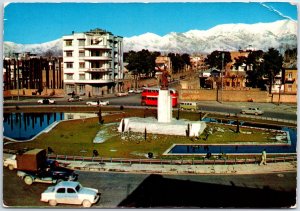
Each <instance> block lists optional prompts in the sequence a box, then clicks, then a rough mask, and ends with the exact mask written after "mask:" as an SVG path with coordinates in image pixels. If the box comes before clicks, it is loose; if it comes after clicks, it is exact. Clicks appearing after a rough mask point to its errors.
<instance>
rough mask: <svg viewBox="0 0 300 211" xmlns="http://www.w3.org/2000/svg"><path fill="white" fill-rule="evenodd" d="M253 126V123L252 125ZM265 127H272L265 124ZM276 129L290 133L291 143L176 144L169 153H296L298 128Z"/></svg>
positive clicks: (276, 127) (277, 127)
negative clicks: (264, 151)
mask: <svg viewBox="0 0 300 211" xmlns="http://www.w3.org/2000/svg"><path fill="white" fill-rule="evenodd" d="M251 126H252V125H251ZM263 128H270V126H269V125H267V126H266V125H265V127H263ZM270 129H276V130H278V129H279V130H283V131H286V132H288V133H289V136H290V141H291V142H290V144H257V145H247V144H245V145H241V144H239V145H234V144H232V145H209V141H207V144H194V145H180V144H178V145H175V146H174V147H173V148H172V149H171V150H169V151H168V152H167V153H168V154H181V155H182V154H187V155H188V154H207V153H211V154H221V153H226V154H247V153H261V152H262V151H263V150H264V149H266V151H267V152H268V153H296V148H297V130H296V129H295V128H288V127H279V126H275V127H274V128H270Z"/></svg>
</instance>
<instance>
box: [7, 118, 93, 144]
mask: <svg viewBox="0 0 300 211" xmlns="http://www.w3.org/2000/svg"><path fill="white" fill-rule="evenodd" d="M95 116H97V114H93V113H66V112H55V113H4V114H3V128H4V133H3V135H4V136H5V137H9V138H12V139H15V140H17V141H18V140H19V141H23V140H28V139H31V138H33V137H34V136H36V135H37V134H38V133H40V132H41V131H43V130H44V129H46V128H47V127H48V126H49V125H51V124H52V123H54V122H56V121H61V120H67V119H81V118H86V117H95Z"/></svg>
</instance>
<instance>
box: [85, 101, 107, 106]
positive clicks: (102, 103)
mask: <svg viewBox="0 0 300 211" xmlns="http://www.w3.org/2000/svg"><path fill="white" fill-rule="evenodd" d="M86 104H87V105H88V106H106V105H109V101H108V100H107V101H102V100H99V101H87V102H86Z"/></svg>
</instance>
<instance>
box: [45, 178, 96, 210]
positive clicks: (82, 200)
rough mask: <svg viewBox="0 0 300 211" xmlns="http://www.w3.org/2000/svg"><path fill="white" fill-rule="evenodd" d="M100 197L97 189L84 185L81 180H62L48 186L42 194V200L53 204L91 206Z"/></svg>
mask: <svg viewBox="0 0 300 211" xmlns="http://www.w3.org/2000/svg"><path fill="white" fill-rule="evenodd" d="M99 199H100V193H99V191H98V190H97V189H94V188H86V187H83V186H82V185H81V184H80V183H79V182H74V181H62V182H60V183H58V184H57V185H55V186H50V187H48V188H47V189H46V190H45V191H44V192H43V193H42V194H41V201H43V202H48V203H49V205H51V206H56V205H57V204H78V205H81V204H82V206H83V207H91V206H92V204H95V203H97V202H98V200H99Z"/></svg>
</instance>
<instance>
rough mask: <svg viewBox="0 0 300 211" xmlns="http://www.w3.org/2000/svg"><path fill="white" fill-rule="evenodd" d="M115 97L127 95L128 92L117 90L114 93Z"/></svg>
mask: <svg viewBox="0 0 300 211" xmlns="http://www.w3.org/2000/svg"><path fill="white" fill-rule="evenodd" d="M116 96H117V97H122V96H128V92H118V93H116Z"/></svg>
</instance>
